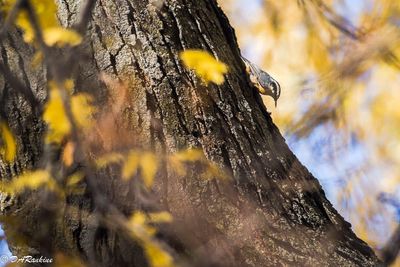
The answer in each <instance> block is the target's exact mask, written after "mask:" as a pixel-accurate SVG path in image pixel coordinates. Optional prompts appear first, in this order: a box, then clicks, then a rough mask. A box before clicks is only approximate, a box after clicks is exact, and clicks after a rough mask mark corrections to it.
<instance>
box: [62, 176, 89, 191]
mask: <svg viewBox="0 0 400 267" xmlns="http://www.w3.org/2000/svg"><path fill="white" fill-rule="evenodd" d="M84 177H85V176H84V174H83V173H82V172H76V173H74V174H72V175H71V176H69V177H68V178H67V184H66V189H65V193H66V194H67V195H69V194H76V195H77V194H79V195H82V194H84V193H85V187H83V186H79V185H78V184H79V183H80V182H81V181H82V179H83V178H84Z"/></svg>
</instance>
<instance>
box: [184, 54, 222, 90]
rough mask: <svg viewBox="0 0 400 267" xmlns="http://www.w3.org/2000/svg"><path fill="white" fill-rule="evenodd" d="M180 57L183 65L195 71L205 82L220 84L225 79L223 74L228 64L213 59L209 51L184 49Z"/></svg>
mask: <svg viewBox="0 0 400 267" xmlns="http://www.w3.org/2000/svg"><path fill="white" fill-rule="evenodd" d="M180 58H181V59H182V61H183V63H184V65H185V66H186V67H187V68H189V69H192V70H194V71H195V72H196V74H197V75H198V76H199V77H200V78H201V79H202V80H203V81H204V82H205V83H206V84H208V82H213V83H215V84H218V85H220V84H222V83H224V81H225V78H224V74H226V73H228V66H226V65H225V64H224V63H223V62H221V61H218V60H217V59H215V58H214V57H213V56H212V55H211V54H210V53H208V52H206V51H203V50H195V49H193V50H185V51H183V52H181V54H180Z"/></svg>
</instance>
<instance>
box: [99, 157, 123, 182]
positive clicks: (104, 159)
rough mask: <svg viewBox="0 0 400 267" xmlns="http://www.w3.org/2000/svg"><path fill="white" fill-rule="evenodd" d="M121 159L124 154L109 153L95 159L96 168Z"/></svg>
mask: <svg viewBox="0 0 400 267" xmlns="http://www.w3.org/2000/svg"><path fill="white" fill-rule="evenodd" d="M123 159H124V156H123V155H121V154H119V153H110V154H107V155H105V156H102V157H100V158H99V159H97V160H96V166H97V167H98V168H104V167H106V166H107V165H109V164H112V163H117V162H121V161H122V160H123ZM128 177H129V176H128Z"/></svg>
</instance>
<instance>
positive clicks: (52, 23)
mask: <svg viewBox="0 0 400 267" xmlns="http://www.w3.org/2000/svg"><path fill="white" fill-rule="evenodd" d="M4 2H5V3H4V7H3V10H4V11H5V12H6V13H8V12H9V11H10V10H11V8H12V6H13V5H14V4H15V1H14V0H6V1H4ZM30 2H31V6H32V7H33V10H34V12H35V14H36V18H37V19H38V23H39V26H40V29H41V30H42V33H43V40H44V42H45V43H46V44H47V45H48V46H55V45H57V46H64V45H71V46H76V45H79V44H80V43H81V42H82V36H80V35H79V34H78V33H77V32H75V31H74V30H70V29H66V28H63V27H61V26H60V24H59V22H58V20H57V5H56V3H55V2H54V1H53V0H31V1H30ZM15 23H16V25H17V26H18V27H19V28H21V29H22V30H23V37H24V41H25V42H27V43H32V42H33V41H34V40H35V32H34V29H33V27H32V25H31V23H30V20H29V15H28V12H27V11H26V10H25V9H20V10H19V12H18V15H17V18H16V22H15Z"/></svg>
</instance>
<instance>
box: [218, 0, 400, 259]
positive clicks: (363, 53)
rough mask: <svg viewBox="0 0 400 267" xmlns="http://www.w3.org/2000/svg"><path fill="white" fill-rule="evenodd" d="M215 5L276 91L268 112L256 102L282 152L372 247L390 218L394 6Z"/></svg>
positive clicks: (392, 1)
mask: <svg viewBox="0 0 400 267" xmlns="http://www.w3.org/2000/svg"><path fill="white" fill-rule="evenodd" d="M219 3H220V5H221V6H222V7H223V9H224V11H225V12H226V14H227V16H228V17H229V19H230V22H231V24H232V25H233V27H234V28H235V31H236V35H237V38H238V41H239V44H240V47H241V52H242V54H243V55H244V56H245V57H247V58H248V59H249V60H251V61H252V62H253V63H256V64H258V65H259V66H260V67H261V68H262V69H264V70H265V71H267V72H268V73H269V74H271V75H272V76H273V77H274V78H275V79H276V80H278V81H279V82H280V84H281V86H282V94H281V97H280V99H279V101H278V107H277V108H275V107H274V104H273V100H272V99H271V98H269V97H265V98H264V101H265V103H266V105H267V109H268V110H269V111H270V112H272V117H273V119H274V122H275V124H277V126H278V127H279V129H280V130H281V132H282V134H283V135H284V137H285V138H286V140H287V142H288V144H289V146H290V147H291V149H292V150H293V151H294V152H295V154H296V155H297V156H298V158H299V159H300V161H301V162H302V163H303V164H304V165H306V167H307V168H308V169H309V170H310V171H311V172H312V173H313V174H314V176H315V177H317V178H318V179H319V181H320V183H321V184H322V186H323V188H324V190H325V192H326V194H327V197H328V198H329V200H330V201H331V202H332V203H333V204H334V206H335V208H336V209H337V210H338V211H339V212H340V214H342V215H343V216H344V217H345V219H346V220H347V221H349V222H351V224H352V227H353V230H354V231H355V232H356V233H357V235H358V236H359V237H361V238H362V239H363V240H365V241H366V242H368V244H369V245H370V246H372V247H373V248H375V249H380V248H382V246H384V245H385V243H386V242H387V241H388V239H389V238H390V235H391V234H392V232H393V231H394V229H395V228H396V226H397V225H398V222H399V219H400V190H399V189H400V60H399V58H400V27H399V26H400V1H398V0H381V1H378V0H376V1H373V0H330V1H329V0H325V1H319V0H298V1H295V0H281V1H273V0H246V1H240V0H219ZM395 265H396V266H400V262H399V261H398V262H397V263H396V264H395Z"/></svg>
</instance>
